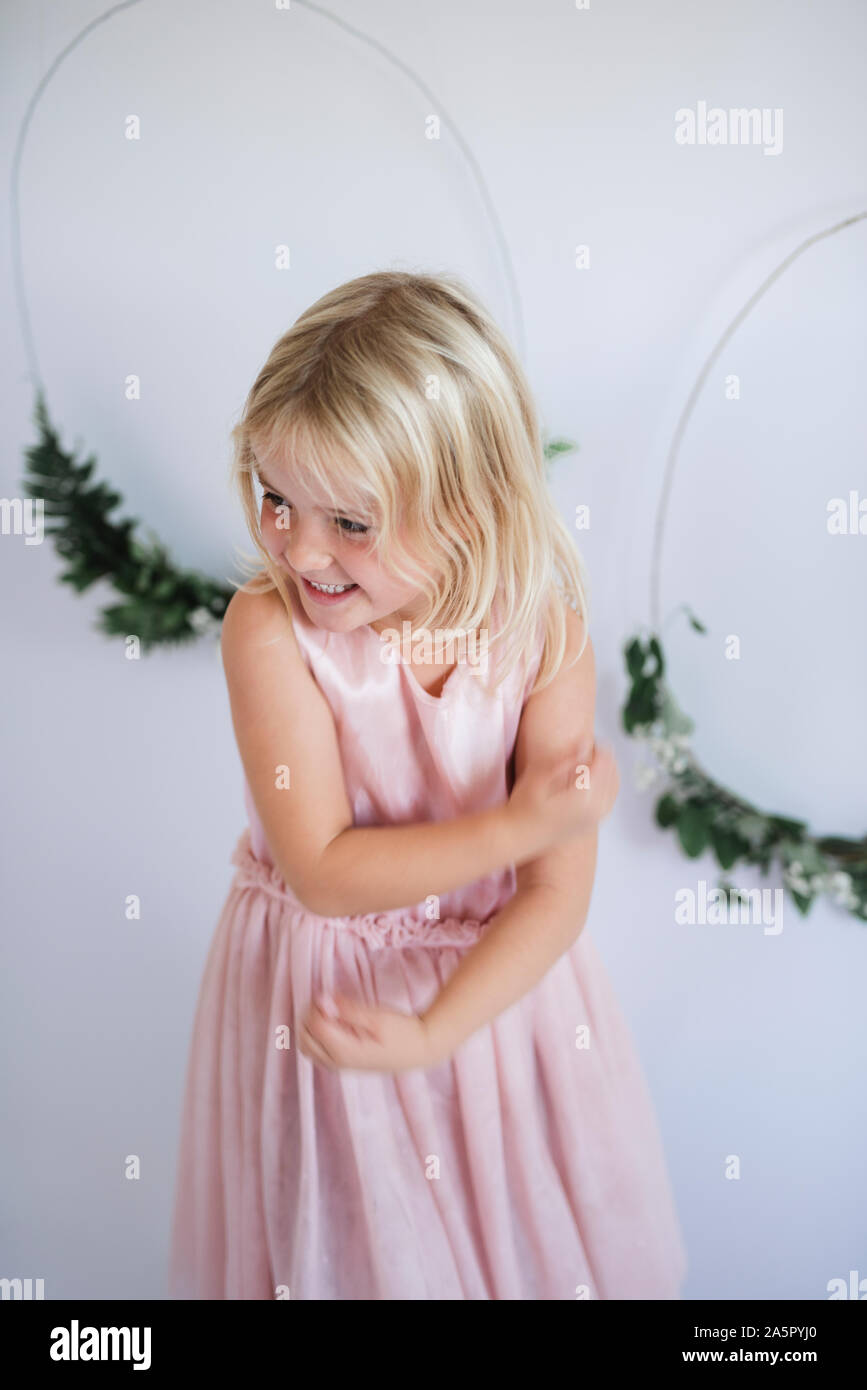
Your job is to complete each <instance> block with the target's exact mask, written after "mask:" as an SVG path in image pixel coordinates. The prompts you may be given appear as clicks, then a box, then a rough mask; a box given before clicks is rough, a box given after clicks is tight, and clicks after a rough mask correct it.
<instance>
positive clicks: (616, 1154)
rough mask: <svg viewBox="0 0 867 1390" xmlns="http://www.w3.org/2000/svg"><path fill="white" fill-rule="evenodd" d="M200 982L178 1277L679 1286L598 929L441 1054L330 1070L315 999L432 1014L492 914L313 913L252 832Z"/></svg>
mask: <svg viewBox="0 0 867 1390" xmlns="http://www.w3.org/2000/svg"><path fill="white" fill-rule="evenodd" d="M232 862H233V863H234V864H235V865H236V866H237V869H236V873H235V877H234V879H233V881H232V884H231V887H230V889H229V893H228V897H227V899H226V902H225V906H224V908H223V911H222V914H221V916H220V920H219V923H218V926H217V929H216V932H215V935H214V939H213V942H212V945H211V948H210V952H209V955H208V959H207V964H206V966H205V971H204V976H203V979H202V984H201V988H200V992H199V999H198V1005H197V1009H196V1015H195V1021H194V1026H193V1036H192V1042H191V1046H190V1053H189V1060H188V1066H187V1075H186V1087H185V1098H184V1108H183V1113H182V1124H181V1139H180V1153H179V1161H178V1170H177V1184H176V1191H175V1209H174V1221H173V1228H172V1246H171V1263H170V1275H169V1292H170V1296H171V1297H173V1298H194V1299H280V1298H294V1299H569V1300H574V1299H581V1298H592V1299H676V1298H679V1297H680V1296H681V1294H680V1286H681V1283H682V1280H683V1277H684V1273H685V1270H686V1252H685V1249H684V1245H683V1239H682V1235H681V1230H680V1227H679V1223H678V1219H677V1214H676V1210H675V1207H674V1203H673V1199H672V1194H671V1190H670V1186H669V1180H668V1175H667V1172H666V1165H665V1159H664V1154H663V1149H662V1144H661V1139H660V1135H659V1131H658V1128H657V1123H656V1119H655V1115H654V1112H653V1107H652V1103H651V1100H650V1096H649V1093H648V1090H647V1086H646V1083H645V1080H644V1077H643V1074H642V1072H641V1068H640V1065H639V1063H638V1059H637V1056H636V1054H635V1051H634V1047H633V1043H632V1040H631V1037H630V1035H629V1032H628V1030H627V1026H626V1023H625V1020H624V1018H623V1017H622V1015H621V1012H620V1009H619V1006H618V1004H617V1001H616V999H615V996H614V994H613V992H612V988H611V985H610V983H609V980H608V977H607V975H606V972H605V970H604V967H603V964H602V961H601V959H600V958H599V957H598V955H597V953H596V949H595V947H594V945H593V942H592V940H591V939H590V937H589V935H588V934H587V933H586V932H583V933H582V934H581V936H580V937H579V938H578V940H577V941H576V943H575V945H574V946H573V947H572V948H571V949H570V950H569V951H568V952H566V954H564V955H563V956H561V957H560V959H559V960H558V961H557V962H556V964H555V965H554V966H553V967H552V968H551V969H550V970H549V971H548V973H547V975H546V976H545V977H544V979H543V980H542V981H541V982H540V983H539V985H537V987H536V988H535V989H534V990H532V991H531V992H530V993H529V994H527V995H525V996H524V997H523V998H522V999H520V1000H519V1001H518V1002H517V1003H516V1004H514V1005H513V1006H512V1007H511V1008H509V1009H507V1010H506V1011H504V1012H503V1013H502V1014H500V1015H499V1016H498V1017H497V1018H496V1019H494V1021H493V1022H492V1023H490V1024H489V1025H487V1026H485V1027H483V1028H481V1029H479V1030H478V1031H477V1032H476V1033H475V1034H473V1036H472V1037H470V1038H469V1039H468V1040H467V1041H466V1042H465V1043H464V1044H462V1046H461V1047H460V1048H459V1049H458V1050H457V1051H456V1052H455V1053H454V1055H453V1056H452V1057H451V1058H449V1059H448V1060H447V1061H445V1062H442V1063H440V1064H439V1065H437V1066H435V1067H431V1068H428V1069H416V1070H412V1071H405V1072H396V1073H391V1072H370V1071H348V1070H338V1071H329V1070H327V1069H326V1068H323V1067H320V1066H317V1065H316V1064H315V1063H314V1062H312V1061H311V1060H310V1058H308V1057H305V1056H304V1055H303V1054H302V1053H300V1052H299V1051H298V1050H297V1048H296V1046H295V1036H296V1026H297V1023H298V1022H300V1020H301V1019H302V1018H303V1016H304V1013H305V1012H306V1009H307V1007H308V1004H309V1003H310V1001H311V998H313V997H314V996H319V995H324V996H326V998H327V997H328V996H329V995H330V994H331V993H333V992H335V991H336V992H339V993H342V994H345V995H347V996H349V997H354V998H359V999H362V1000H364V1001H365V1002H367V1003H371V1004H381V1005H385V1006H387V1007H390V1008H396V1009H403V1010H405V1011H406V1012H413V1011H421V1010H423V1009H425V1008H427V1007H428V1006H429V1005H430V1003H431V1001H432V1000H433V998H434V997H435V996H436V994H437V993H438V992H439V990H440V989H441V988H442V986H443V985H444V984H445V982H446V980H447V979H448V978H449V976H450V974H451V973H452V972H453V971H454V970H455V968H456V967H457V965H458V964H459V962H460V960H461V958H462V955H463V954H464V953H465V952H466V951H467V950H468V949H470V948H471V947H472V945H473V944H474V942H475V941H476V940H478V939H479V936H480V934H481V933H482V932H483V931H484V929H485V924H484V923H480V922H477V921H473V920H470V919H466V920H461V919H455V918H450V919H446V920H444V921H441V922H420V921H419V920H418V919H417V918H413V917H411V916H410V915H409V914H407V913H403V912H401V911H394V912H386V913H381V914H370V915H367V916H363V917H343V918H336V919H333V918H332V919H329V918H324V917H320V916H317V915H316V914H314V913H311V912H309V911H307V910H306V909H305V908H304V907H303V906H302V905H301V904H300V903H299V902H298V901H297V899H295V898H294V897H293V896H292V894H291V893H290V891H289V890H288V888H287V886H286V884H285V883H284V882H283V880H282V878H281V877H280V875H279V873H278V872H277V870H276V869H274V868H272V867H271V866H270V865H269V864H267V863H265V862H264V861H262V860H259V859H257V858H256V856H255V855H254V853H253V851H252V848H251V844H250V836H249V831H248V830H245V831H244V833H243V834H242V836H241V838H240V840H239V842H238V845H237V848H236V849H235V852H234V854H233V856H232Z"/></svg>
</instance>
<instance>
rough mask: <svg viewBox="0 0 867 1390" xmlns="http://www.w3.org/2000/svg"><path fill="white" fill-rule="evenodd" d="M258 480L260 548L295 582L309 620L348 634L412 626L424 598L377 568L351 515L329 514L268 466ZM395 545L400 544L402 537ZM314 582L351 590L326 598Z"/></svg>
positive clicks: (364, 526) (363, 529) (368, 532)
mask: <svg viewBox="0 0 867 1390" xmlns="http://www.w3.org/2000/svg"><path fill="white" fill-rule="evenodd" d="M259 479H260V482H261V484H262V487H263V489H264V495H263V498H262V512H261V516H260V525H261V528H262V540H263V542H264V545H265V549H266V550H267V552H268V554H269V555H270V556H271V558H272V559H273V560H275V561H276V563H277V564H279V565H280V566H281V567H282V568H283V569H285V570H286V572H287V573H288V574H289V576H290V577H291V578H292V579H293V580H294V582H295V586H296V588H297V590H298V593H299V594H300V595H301V602H302V604H303V606H304V610H305V612H306V613H307V616H308V617H309V618H310V620H311V622H313V623H315V624H316V626H317V627H321V628H325V629H326V630H327V631H329V632H351V631H352V630H353V629H354V628H357V627H360V626H361V625H362V624H364V623H367V624H368V625H369V626H370V627H372V628H374V629H375V630H376V631H382V630H383V629H384V628H388V627H394V628H398V629H400V627H401V623H403V622H404V621H409V622H413V621H414V614H415V615H418V614H419V613H420V612H421V610H422V600H423V595H421V593H420V591H419V590H418V589H417V588H413V587H412V586H411V585H407V584H406V583H405V582H403V581H401V580H398V579H395V578H392V577H390V576H389V575H388V574H387V572H386V571H385V570H384V569H383V567H382V564H381V562H380V561H379V559H378V558H377V556H376V555H375V553H374V552H373V550H372V548H371V538H372V535H373V530H372V528H371V527H370V526H369V525H368V523H367V522H365V521H364V520H363V519H362V518H360V517H356V516H353V514H352V512H351V511H347V513H346V514H342V513H339V512H335V510H334V508H333V507H331V506H329V504H328V501H327V499H324V500H323V499H320V498H318V497H315V496H313V495H312V494H311V493H309V492H307V491H305V490H304V489H303V488H302V485H301V483H300V481H292V482H290V481H289V480H288V473H287V470H286V469H285V468H281V467H279V466H277V465H275V464H273V463H267V464H266V463H262V464H261V465H260V472H259ZM399 540H400V541H401V542H402V543H405V539H404V536H403V533H399ZM316 584H327V585H337V586H343V585H350V586H351V587H350V589H348V590H347V591H345V592H344V593H342V594H334V595H333V596H332V595H329V594H327V593H322V592H317V590H316V589H315V588H314V585H316Z"/></svg>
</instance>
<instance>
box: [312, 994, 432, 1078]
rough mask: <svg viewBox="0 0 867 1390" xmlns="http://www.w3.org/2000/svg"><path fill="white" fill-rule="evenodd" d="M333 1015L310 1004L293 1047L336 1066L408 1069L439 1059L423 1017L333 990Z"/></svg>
mask: <svg viewBox="0 0 867 1390" xmlns="http://www.w3.org/2000/svg"><path fill="white" fill-rule="evenodd" d="M334 1002H335V1005H336V1009H337V1017H336V1018H332V1017H329V1016H328V1015H327V1014H325V1013H324V1012H323V1011H322V1010H321V1009H320V1008H318V1007H317V1005H315V1004H311V1006H310V1007H309V1008H308V1010H307V1012H306V1014H305V1015H304V1018H303V1020H302V1022H301V1024H300V1026H299V1028H298V1032H297V1042H298V1050H299V1052H302V1053H303V1054H304V1056H305V1057H309V1058H310V1060H311V1061H312V1062H317V1063H318V1064H319V1066H322V1067H327V1068H328V1070H329V1071H336V1070H338V1069H339V1068H341V1067H346V1068H348V1069H349V1070H352V1071H407V1070H409V1069H410V1068H412V1067H430V1066H434V1065H435V1063H436V1062H438V1061H439V1060H441V1059H440V1058H439V1057H438V1056H436V1055H435V1053H434V1048H433V1043H432V1039H431V1037H430V1034H429V1031H428V1028H427V1026H426V1024H425V1022H424V1020H423V1019H421V1018H419V1017H418V1016H417V1015H416V1014H404V1013H400V1012H399V1011H398V1010H396V1009H384V1008H379V1007H371V1006H370V1005H368V1004H361V1003H358V1002H357V1001H356V1000H354V999H347V998H346V997H345V996H344V995H337V994H336V995H334Z"/></svg>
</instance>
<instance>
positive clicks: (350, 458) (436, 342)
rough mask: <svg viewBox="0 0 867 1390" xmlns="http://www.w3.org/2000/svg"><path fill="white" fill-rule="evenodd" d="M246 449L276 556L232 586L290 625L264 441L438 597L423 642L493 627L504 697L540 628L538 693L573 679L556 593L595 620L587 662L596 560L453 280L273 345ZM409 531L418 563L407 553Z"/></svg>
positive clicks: (257, 539)
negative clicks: (567, 673)
mask: <svg viewBox="0 0 867 1390" xmlns="http://www.w3.org/2000/svg"><path fill="white" fill-rule="evenodd" d="M232 440H233V445H234V459H233V463H232V480H233V482H234V484H235V485H236V486H237V487H238V489H239V492H240V497H241V502H242V505H243V508H244V513H245V516H246V520H247V525H248V527H249V530H250V534H251V536H252V537H253V540H254V543H255V545H256V549H257V551H258V553H259V556H260V558H261V561H262V564H261V565H260V566H259V568H257V570H256V573H255V574H254V576H253V578H252V579H249V580H248V581H247V582H246V583H245V584H244V585H235V587H236V588H240V587H243V588H244V590H245V591H246V592H250V593H264V592H269V591H270V590H272V589H275V588H276V589H277V590H278V591H279V592H280V594H281V596H282V598H283V602H284V603H285V605H286V609H287V613H289V615H290V617H291V614H292V607H291V601H290V597H289V594H288V592H287V589H286V578H285V573H284V572H283V573H281V570H280V567H279V566H278V565H277V564H276V563H275V562H274V560H273V559H272V557H271V556H270V555H269V554H268V552H267V550H266V549H265V547H264V545H263V541H262V533H261V529H260V525H259V509H260V504H259V503H258V502H257V500H256V493H255V490H254V480H255V479H256V478H257V476H258V475H257V472H256V454H255V452H254V445H255V446H256V447H257V448H258V449H264V451H265V452H270V451H271V450H272V449H273V448H279V449H280V450H281V451H282V450H286V451H287V458H288V459H289V462H287V465H286V466H287V469H288V470H289V471H290V473H291V472H294V473H295V476H296V477H299V478H300V477H302V476H303V478H304V481H305V482H306V483H310V482H312V483H313V484H314V486H315V487H318V489H319V490H320V491H321V493H322V494H323V495H325V496H327V497H328V498H329V499H330V500H331V501H333V502H334V504H335V511H336V512H337V513H338V514H341V515H342V514H346V513H348V514H349V515H351V516H353V517H355V518H356V519H357V520H368V519H369V520H370V521H371V523H372V525H373V528H374V530H373V534H372V538H371V543H372V546H373V548H374V549H375V551H376V553H377V558H378V559H379V561H380V562H381V563H382V564H383V565H385V566H386V567H387V569H388V571H389V572H390V573H391V574H392V575H397V576H398V577H400V578H401V579H404V580H406V581H408V582H411V583H413V584H414V585H416V586H417V588H418V590H419V591H420V592H423V593H424V594H425V595H426V597H427V600H428V610H427V613H426V616H425V617H424V618H423V619H422V620H421V621H420V622H419V623H418V624H416V625H414V628H413V631H415V632H417V631H418V629H419V628H421V627H423V628H426V629H428V630H431V629H436V628H440V629H446V630H454V629H456V630H458V631H461V632H466V633H473V632H480V631H482V630H483V631H485V632H487V634H488V646H489V651H490V653H491V654H492V655H493V657H494V661H493V662H492V667H493V671H494V686H495V687H496V685H498V684H499V682H500V681H501V680H502V679H504V678H505V676H506V675H507V674H508V673H509V672H510V671H511V670H512V669H513V667H514V666H515V663H516V662H517V661H519V660H522V661H523V662H524V663H527V662H528V661H529V659H530V655H531V653H532V651H533V644H534V640H535V638H536V635H537V633H538V630H539V625H540V624H542V623H544V625H545V636H544V647H543V651H542V659H541V664H540V667H539V671H538V674H537V676H536V681H535V684H534V686H533V690H536V689H539V688H541V687H542V686H544V685H547V684H548V682H549V681H550V680H551V679H552V678H553V676H554V675H555V674H556V672H557V671H558V670H559V668H560V665H561V663H562V660H563V656H564V653H565V649H566V621H565V612H564V609H563V604H562V602H558V601H557V599H556V595H557V594H558V593H559V594H561V595H562V598H563V599H564V600H565V601H566V602H567V603H568V604H569V605H570V607H573V608H575V609H576V611H577V612H578V613H579V615H580V616H581V618H582V620H583V624H584V637H583V641H582V644H581V651H580V652H579V656H580V654H581V652H583V651H584V647H585V646H586V643H587V637H588V632H587V621H588V604H587V596H586V583H587V581H586V576H585V571H584V565H583V561H582V559H581V556H580V554H579V551H578V549H577V546H576V545H575V543H574V541H573V539H572V537H571V535H570V534H569V531H568V530H567V528H566V526H565V524H564V523H563V521H562V520H561V518H560V516H559V515H558V513H557V510H556V508H555V506H554V503H553V501H552V499H551V497H550V494H549V491H548V482H547V461H546V458H545V455H544V452H543V447H542V441H541V437H540V432H539V426H538V422H537V416H536V409H535V405H534V403H533V399H532V396H531V392H530V388H529V385H528V383H527V380H526V378H525V376H524V372H523V370H522V368H521V366H520V364H519V363H518V361H517V359H516V357H515V355H514V353H513V352H512V349H511V347H510V345H509V343H508V342H507V340H506V338H505V336H504V335H503V334H502V333H501V331H500V330H499V328H498V327H497V325H496V324H495V323H494V322H493V320H492V319H491V317H490V316H489V315H488V313H487V312H486V310H485V309H484V308H483V306H482V305H481V303H480V302H479V301H478V300H477V299H476V298H475V296H474V295H473V294H472V293H471V292H470V291H469V290H468V289H467V287H466V286H465V285H464V284H463V282H462V281H461V280H460V279H459V278H458V277H457V276H454V275H449V274H440V275H422V274H414V273H411V272H408V271H399V270H386V271H377V272H375V273H372V274H370V275H362V276H359V277H358V278H357V279H355V280H349V281H348V282H347V283H346V284H344V285H339V286H338V287H337V288H336V289H333V290H331V291H330V292H329V293H328V294H325V295H323V296H322V298H321V299H319V300H317V301H316V303H315V304H313V305H312V306H311V307H310V308H309V309H307V310H305V312H304V313H303V314H301V316H300V317H299V318H298V319H297V320H296V322H295V323H294V324H293V326H292V327H291V328H290V329H289V331H288V332H287V333H285V334H284V335H283V337H281V338H280V339H279V340H278V342H276V343H275V345H274V347H273V348H272V350H271V352H270V354H269V356H268V360H267V361H266V363H265V365H264V366H263V367H262V369H261V371H260V372H259V374H258V376H257V377H256V380H255V381H254V383H253V386H252V388H251V390H250V392H249V394H248V396H247V400H246V402H245V405H244V408H243V411H242V415H241V419H240V421H239V423H238V424H237V425H236V426H235V428H234V429H233V431H232ZM293 446H294V447H295V448H296V449H297V450H299V451H300V457H298V458H293ZM301 460H303V463H302V461H301ZM401 527H405V528H406V530H405V531H404V534H405V535H408V536H409V537H410V544H411V550H410V551H409V552H407V550H406V549H405V548H404V549H400V548H399V545H398V542H397V531H398V530H399V529H400V528H401ZM495 604H496V605H497V616H498V619H499V621H498V625H497V631H496V632H494V631H493V630H492V615H493V613H494V607H495Z"/></svg>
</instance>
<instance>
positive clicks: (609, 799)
mask: <svg viewBox="0 0 867 1390" xmlns="http://www.w3.org/2000/svg"><path fill="white" fill-rule="evenodd" d="M582 769H586V770H585V771H583V775H582ZM576 784H577V785H576ZM619 787H620V775H619V773H618V771H617V763H616V762H615V761H614V753H613V750H612V749H611V748H610V747H608V746H607V745H605V744H602V745H600V744H593V745H590V746H588V745H586V744H585V745H584V746H582V747H581V748H580V749H579V750H576V751H575V752H572V753H569V754H567V755H566V756H565V757H561V758H560V759H558V761H557V762H555V763H551V764H547V765H546V764H541V765H540V764H538V763H530V764H528V765H527V767H525V768H524V770H523V772H522V773H521V775H520V777H518V778H517V779H516V781H515V785H514V786H513V788H512V794H511V796H510V797H509V800H508V803H507V811H508V814H509V815H510V816H511V817H512V818H513V819H514V820H516V821H518V822H519V823H520V824H521V826H522V828H523V830H524V831H525V833H527V834H528V835H529V837H530V839H532V840H533V841H534V843H536V844H541V845H542V847H548V846H551V845H556V844H559V843H561V841H563V840H568V839H570V838H571V837H572V836H573V835H580V834H581V832H582V831H591V830H594V829H595V828H596V826H597V825H598V823H599V821H601V820H604V819H605V817H606V816H607V815H608V813H609V811H610V810H611V808H612V806H613V805H614V802H615V801H616V799H617V792H618V790H619Z"/></svg>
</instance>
